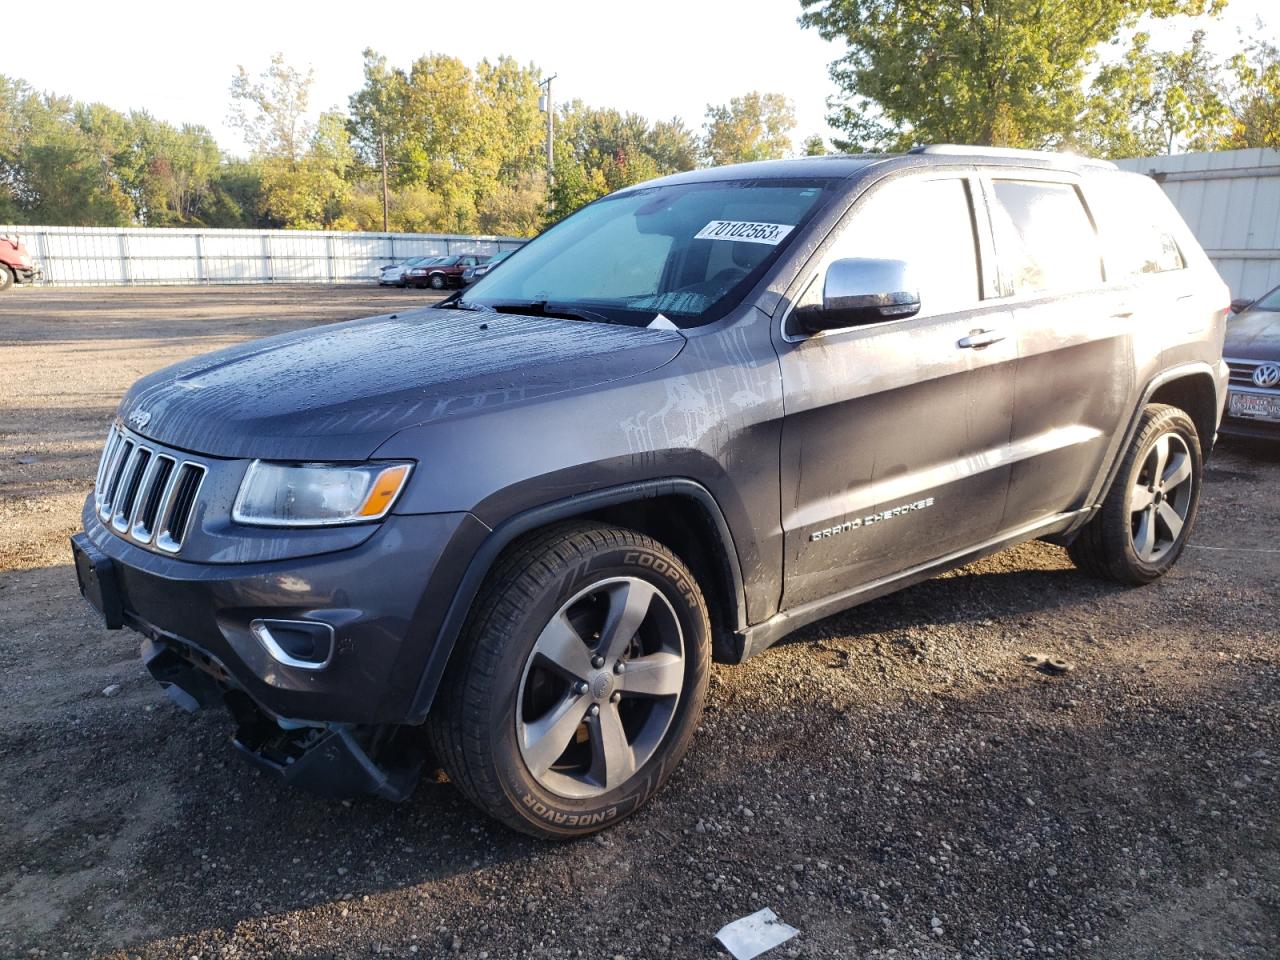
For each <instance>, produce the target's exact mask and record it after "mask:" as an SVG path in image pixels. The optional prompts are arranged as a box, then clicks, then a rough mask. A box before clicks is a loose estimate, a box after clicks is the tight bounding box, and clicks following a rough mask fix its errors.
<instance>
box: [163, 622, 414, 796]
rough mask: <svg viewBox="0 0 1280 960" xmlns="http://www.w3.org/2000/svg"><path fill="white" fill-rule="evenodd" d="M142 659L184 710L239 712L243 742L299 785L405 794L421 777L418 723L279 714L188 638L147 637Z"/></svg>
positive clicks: (235, 739) (238, 739)
mask: <svg viewBox="0 0 1280 960" xmlns="http://www.w3.org/2000/svg"><path fill="white" fill-rule="evenodd" d="M142 660H143V663H145V664H146V667H147V670H148V672H150V674H151V676H152V677H154V678H155V680H156V682H157V683H159V684H160V686H161V687H162V688H164V691H165V693H167V694H168V695H169V697H170V699H172V700H173V701H174V702H175V703H176V704H178V706H180V707H182V708H183V709H184V710H188V711H191V712H193V713H194V712H195V711H197V710H200V709H202V708H211V707H219V706H221V707H225V708H226V709H227V710H228V711H229V712H230V713H231V715H232V717H234V718H235V720H236V732H235V734H234V735H233V736H232V738H231V739H232V743H234V744H235V746H236V748H237V749H239V750H240V751H241V752H242V753H243V754H244V755H245V756H247V757H248V758H249V759H250V760H252V761H253V762H254V763H255V764H257V765H258V766H259V767H261V768H262V769H263V770H266V771H268V772H269V773H271V774H273V775H274V776H277V777H279V778H280V779H282V780H284V781H286V782H287V783H289V784H290V785H292V786H296V787H300V788H302V789H304V790H307V791H309V792H311V793H316V794H319V795H321V796H325V797H335V798H342V797H355V796H365V795H373V796H377V797H382V798H383V799H385V800H394V801H397V802H398V801H401V800H404V799H405V798H406V797H408V796H409V794H410V793H412V792H413V788H414V786H415V785H416V784H417V782H418V777H419V774H420V772H421V770H422V767H423V764H424V763H425V760H426V751H425V749H424V748H423V747H422V745H421V737H420V736H417V737H415V736H413V734H414V733H415V732H416V731H414V730H412V728H403V727H390V726H388V727H380V728H379V727H360V726H356V725H352V724H344V723H316V722H312V721H298V720H290V719H288V718H285V717H276V716H273V715H271V714H270V713H268V712H267V711H266V710H264V709H263V708H262V707H260V706H259V705H258V704H257V703H255V702H254V701H253V699H252V698H251V697H249V695H248V694H246V693H245V692H244V691H243V690H241V689H239V688H238V687H236V686H235V683H234V680H233V679H232V678H231V676H230V674H228V673H227V671H226V670H225V669H224V668H223V667H222V665H221V664H219V663H218V662H217V661H216V660H215V659H213V658H212V657H210V656H209V655H207V654H205V653H203V652H202V651H199V650H197V649H195V648H193V647H189V646H186V645H184V644H179V643H175V642H172V641H157V640H153V639H146V640H143V642H142ZM375 757H376V758H377V759H376V760H375V759H374V758H375Z"/></svg>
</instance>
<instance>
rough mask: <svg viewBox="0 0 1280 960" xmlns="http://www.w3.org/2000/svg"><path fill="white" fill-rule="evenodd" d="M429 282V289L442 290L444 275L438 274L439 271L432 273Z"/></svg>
mask: <svg viewBox="0 0 1280 960" xmlns="http://www.w3.org/2000/svg"><path fill="white" fill-rule="evenodd" d="M430 283H431V289H432V290H443V289H444V276H443V275H442V274H439V273H433V274H432V275H431V280H430Z"/></svg>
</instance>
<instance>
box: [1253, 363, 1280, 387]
mask: <svg viewBox="0 0 1280 960" xmlns="http://www.w3.org/2000/svg"><path fill="white" fill-rule="evenodd" d="M1253 385H1254V386H1255V387H1267V388H1271V387H1275V386H1277V385H1280V363H1260V364H1258V368H1257V369H1256V370H1254V371H1253Z"/></svg>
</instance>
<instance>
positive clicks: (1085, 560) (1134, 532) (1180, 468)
mask: <svg viewBox="0 0 1280 960" xmlns="http://www.w3.org/2000/svg"><path fill="white" fill-rule="evenodd" d="M1202 470H1203V459H1202V456H1201V452H1200V436H1199V434H1198V433H1197V432H1196V425H1195V423H1194V421H1192V419H1191V418H1190V417H1189V416H1187V414H1186V412H1185V411H1183V410H1180V409H1178V408H1177V407H1172V406H1166V405H1164V404H1157V403H1153V404H1151V405H1149V406H1148V407H1147V408H1146V409H1145V410H1143V412H1142V418H1141V420H1140V421H1139V422H1138V429H1137V431H1136V433H1135V434H1134V437H1133V440H1132V441H1131V442H1130V444H1129V448H1128V449H1127V450H1126V451H1125V453H1124V456H1123V458H1122V459H1121V461H1120V466H1119V470H1118V472H1117V474H1116V479H1115V482H1114V483H1113V484H1112V487H1111V490H1110V491H1109V492H1108V493H1107V496H1106V498H1105V499H1104V500H1103V502H1102V508H1101V509H1100V510H1098V512H1097V513H1096V514H1094V516H1093V517H1092V519H1090V520H1089V522H1088V523H1087V524H1086V525H1085V526H1084V527H1083V528H1082V529H1081V530H1080V532H1079V534H1078V535H1077V537H1076V539H1075V541H1074V542H1072V543H1071V545H1070V546H1069V547H1067V552H1068V553H1069V554H1070V555H1071V559H1072V560H1074V561H1075V563H1076V566H1078V567H1080V568H1081V569H1082V570H1085V571H1087V572H1088V573H1091V574H1093V575H1094V576H1096V577H1102V578H1105V579H1108V580H1116V581H1119V582H1120V583H1129V584H1143V583H1150V582H1151V581H1152V580H1155V579H1156V578H1157V577H1160V576H1163V575H1164V574H1165V573H1166V572H1167V571H1168V570H1169V568H1170V567H1172V566H1173V564H1174V563H1175V562H1176V561H1177V559H1178V556H1179V555H1180V554H1181V553H1182V548H1183V547H1184V546H1186V543H1187V538H1188V537H1189V536H1190V535H1191V528H1192V526H1193V525H1194V523H1195V517H1196V507H1197V505H1198V503H1199V500H1200V479H1201V471H1202Z"/></svg>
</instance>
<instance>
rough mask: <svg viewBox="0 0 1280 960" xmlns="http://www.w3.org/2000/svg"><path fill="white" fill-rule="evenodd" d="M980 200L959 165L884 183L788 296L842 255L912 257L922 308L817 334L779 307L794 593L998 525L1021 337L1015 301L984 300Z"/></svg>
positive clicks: (787, 597)
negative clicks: (785, 317)
mask: <svg viewBox="0 0 1280 960" xmlns="http://www.w3.org/2000/svg"><path fill="white" fill-rule="evenodd" d="M979 198H980V193H979V187H978V185H977V182H976V180H974V179H972V178H971V177H970V176H969V175H968V174H967V173H966V172H963V171H957V172H953V173H949V174H946V175H942V174H940V173H939V172H937V171H931V172H930V173H929V174H915V175H908V176H905V177H898V178H895V179H890V180H888V181H887V182H882V183H881V184H879V185H876V186H873V187H872V188H871V189H870V191H868V193H866V194H864V195H863V196H862V197H861V198H859V200H858V202H857V203H856V204H855V205H854V207H853V209H852V210H851V211H850V213H849V214H848V215H847V216H846V218H845V220H844V222H843V223H842V225H841V228H840V229H839V231H838V233H837V235H836V236H835V238H834V239H833V240H832V241H831V242H829V244H828V246H827V247H826V248H825V250H824V251H823V253H822V254H821V256H820V259H819V263H818V264H817V265H816V267H815V268H814V269H812V270H811V271H810V272H809V274H808V276H807V278H806V279H805V280H803V281H802V284H801V289H800V292H799V293H798V294H796V295H795V296H794V297H793V299H794V301H795V303H796V305H797V306H803V305H807V304H810V303H820V302H821V298H822V280H823V277H824V276H825V272H826V266H827V264H829V263H830V262H831V261H833V260H837V259H843V258H848V257H873V258H885V259H901V260H906V261H908V263H909V264H910V265H911V267H912V268H913V270H914V272H915V276H916V280H917V283H918V285H919V288H920V294H921V303H922V309H921V312H920V313H919V314H918V315H917V316H915V317H911V318H908V319H904V320H895V321H890V322H884V323H878V324H874V325H870V326H862V327H854V328H851V329H846V330H837V331H828V332H826V333H821V334H804V333H803V332H802V331H799V330H796V329H793V328H791V327H790V326H789V321H784V325H783V327H782V329H781V330H780V331H778V332H777V336H778V343H777V347H778V352H779V356H780V360H781V366H782V377H783V389H784V402H785V409H786V416H785V420H784V422H783V431H782V462H781V476H782V522H783V533H784V537H785V543H786V553H785V570H784V595H783V605H784V607H789V608H794V607H796V606H799V605H801V604H804V603H807V602H811V601H816V600H820V599H822V598H823V597H826V596H829V595H832V594H837V593H841V592H845V591H848V590H850V589H852V588H854V587H856V586H859V585H862V584H866V583H870V582H872V581H874V580H877V579H879V578H882V577H886V576H890V575H892V574H895V573H898V572H900V571H903V570H906V569H908V568H910V567H912V566H915V565H918V564H921V563H924V562H927V561H930V560H933V559H937V558H939V557H943V556H946V555H947V554H949V553H952V552H955V551H956V550H958V549H961V548H964V547H968V546H970V545H972V544H975V543H980V542H982V541H983V540H986V539H988V538H989V537H991V536H992V535H993V534H994V533H995V531H996V528H997V527H998V525H999V522H1000V519H1001V516H1002V514H1003V511H1004V500H1005V493H1006V488H1007V486H1008V477H1009V467H1008V464H1007V462H1006V460H1005V458H1004V448H1005V446H1006V445H1007V443H1008V440H1009V430H1010V426H1011V421H1012V409H1013V370H1014V361H1015V359H1016V352H1015V346H1016V345H1015V341H1014V339H1013V337H1012V336H1007V337H1006V333H1005V332H1004V331H1005V328H1006V327H1007V325H1008V321H1009V317H1008V313H1007V310H1006V308H1005V307H1003V306H1001V305H998V304H992V303H991V302H989V301H985V300H984V294H986V293H989V292H993V291H994V280H993V278H990V277H988V276H986V275H985V274H984V271H983V269H982V267H983V263H984V260H985V259H986V258H984V256H983V253H984V251H985V252H986V253H987V256H988V257H989V255H990V242H989V240H990V236H989V232H988V227H987V222H986V219H985V213H984V212H983V210H982V208H981V205H980V203H975V202H974V201H975V200H978V199H979ZM806 284H807V285H806ZM984 339H989V340H990V341H991V342H990V343H989V344H988V345H985V346H980V345H979V346H968V345H966V344H968V343H981V342H982V341H983V340H984Z"/></svg>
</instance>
